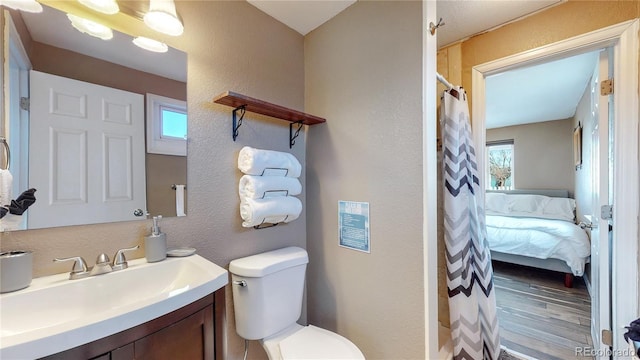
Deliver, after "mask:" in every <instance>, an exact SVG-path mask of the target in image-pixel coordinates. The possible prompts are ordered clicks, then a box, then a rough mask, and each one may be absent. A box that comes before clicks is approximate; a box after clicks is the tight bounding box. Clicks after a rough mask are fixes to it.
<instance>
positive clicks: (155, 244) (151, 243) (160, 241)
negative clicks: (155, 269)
mask: <svg viewBox="0 0 640 360" xmlns="http://www.w3.org/2000/svg"><path fill="white" fill-rule="evenodd" d="M160 219H162V215H158V216H154V217H153V226H152V227H151V234H149V235H148V236H145V237H144V255H145V257H146V258H147V262H156V261H162V260H164V259H165V258H166V257H167V234H165V233H163V232H161V231H160Z"/></svg>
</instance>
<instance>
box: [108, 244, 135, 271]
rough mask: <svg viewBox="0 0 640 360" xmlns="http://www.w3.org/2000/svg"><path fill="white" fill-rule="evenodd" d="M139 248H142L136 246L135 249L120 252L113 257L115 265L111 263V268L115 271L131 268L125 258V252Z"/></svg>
mask: <svg viewBox="0 0 640 360" xmlns="http://www.w3.org/2000/svg"><path fill="white" fill-rule="evenodd" d="M139 248H140V245H136V246H134V247H130V248H126V249H120V250H118V251H117V252H116V254H115V255H114V256H113V263H111V268H112V269H113V271H117V270H124V269H126V268H127V267H129V264H128V263H127V259H126V258H125V257H124V252H125V251H133V250H137V249H139Z"/></svg>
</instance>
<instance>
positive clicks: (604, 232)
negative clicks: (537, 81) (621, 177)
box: [591, 50, 613, 359]
mask: <svg viewBox="0 0 640 360" xmlns="http://www.w3.org/2000/svg"><path fill="white" fill-rule="evenodd" d="M608 53H609V52H608V51H607V50H604V51H602V52H601V53H600V63H599V68H598V72H597V74H598V80H597V81H596V89H595V90H596V91H595V94H594V96H593V100H594V107H593V109H594V111H593V116H594V127H593V131H592V132H591V141H592V148H591V179H592V180H591V184H592V185H591V187H592V191H591V193H592V196H593V199H592V204H593V208H592V214H591V219H592V229H591V280H592V294H591V295H592V301H591V333H592V337H593V344H594V349H596V350H598V351H596V354H597V356H596V358H597V359H609V356H608V354H610V353H611V351H610V347H609V346H607V345H605V344H604V343H603V339H602V330H611V252H610V239H611V235H612V234H611V231H610V228H609V220H608V219H607V218H606V216H604V217H603V214H602V213H601V210H602V207H603V206H607V205H609V204H611V202H610V197H611V196H610V195H612V194H611V191H610V186H609V185H610V181H609V176H610V170H612V160H611V159H613V157H612V156H610V144H611V141H612V140H611V139H610V131H609V126H610V124H612V122H611V121H610V120H611V119H613V117H611V119H610V117H609V115H610V109H612V108H613V107H610V104H609V100H610V97H611V96H608V95H607V96H601V95H600V83H601V82H602V81H603V80H607V79H608V78H609V77H610V74H609V61H608V56H609V55H608ZM611 155H612V154H611Z"/></svg>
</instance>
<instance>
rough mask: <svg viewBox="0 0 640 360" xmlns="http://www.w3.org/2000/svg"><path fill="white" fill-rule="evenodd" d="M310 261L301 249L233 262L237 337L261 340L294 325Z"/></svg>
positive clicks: (280, 251)
mask: <svg viewBox="0 0 640 360" xmlns="http://www.w3.org/2000/svg"><path fill="white" fill-rule="evenodd" d="M308 262H309V257H308V256H307V252H306V251H305V250H304V249H302V248H299V247H287V248H283V249H278V250H274V251H269V252H265V253H261V254H257V255H252V256H248V257H244V258H241V259H236V260H233V261H231V263H230V264H229V272H230V273H231V281H232V285H231V286H232V287H233V306H234V313H235V319H236V332H237V333H238V335H240V336H241V337H243V338H244V339H247V340H258V339H263V338H266V337H268V336H270V335H274V334H276V333H278V332H280V331H282V330H284V329H285V328H287V327H289V326H290V325H293V324H295V322H296V321H297V320H298V318H299V317H300V314H301V312H302V296H303V290H304V275H305V270H306V267H307V263H308ZM241 284H246V285H245V286H243V285H241Z"/></svg>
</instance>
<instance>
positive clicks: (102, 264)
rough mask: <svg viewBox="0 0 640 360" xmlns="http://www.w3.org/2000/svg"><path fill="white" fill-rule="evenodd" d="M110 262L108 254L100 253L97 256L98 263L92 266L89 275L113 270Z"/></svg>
mask: <svg viewBox="0 0 640 360" xmlns="http://www.w3.org/2000/svg"><path fill="white" fill-rule="evenodd" d="M109 262H110V261H109V257H108V256H107V254H104V253H102V254H100V255H98V257H97V258H96V264H95V265H93V267H92V268H91V271H90V273H89V275H90V276H95V275H102V274H106V273H110V272H112V271H113V268H111V264H110V263H109Z"/></svg>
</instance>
